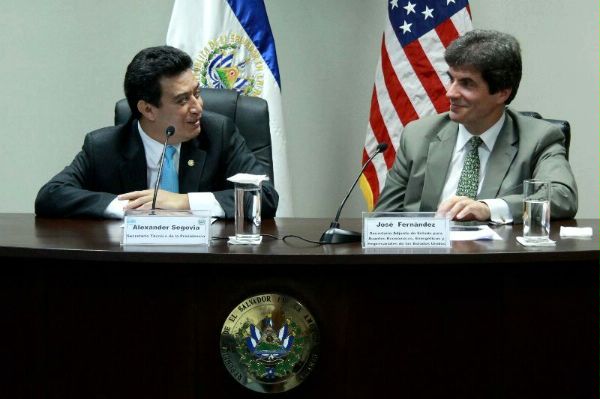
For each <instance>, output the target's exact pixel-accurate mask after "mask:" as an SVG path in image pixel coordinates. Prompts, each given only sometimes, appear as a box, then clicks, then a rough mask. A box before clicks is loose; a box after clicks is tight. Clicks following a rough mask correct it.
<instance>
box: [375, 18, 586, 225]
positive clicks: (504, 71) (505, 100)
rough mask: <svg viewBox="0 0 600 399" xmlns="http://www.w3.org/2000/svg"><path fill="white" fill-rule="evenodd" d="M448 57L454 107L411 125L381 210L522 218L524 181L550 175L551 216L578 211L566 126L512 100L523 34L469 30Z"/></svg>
mask: <svg viewBox="0 0 600 399" xmlns="http://www.w3.org/2000/svg"><path fill="white" fill-rule="evenodd" d="M445 59H446V62H447V63H448V65H449V71H448V74H449V77H450V85H449V86H448V88H447V92H446V96H447V97H448V99H449V100H450V112H447V113H444V114H441V115H435V116H431V117H427V118H423V119H420V120H418V121H415V122H413V123H410V124H408V125H407V126H406V129H405V130H404V131H403V132H402V136H401V138H400V144H399V146H398V150H397V157H396V161H395V162H394V165H393V167H392V169H390V171H389V173H388V175H387V178H386V182H385V186H384V188H383V191H382V193H381V196H380V198H379V201H378V203H377V206H376V208H375V210H376V211H405V212H411V211H412V212H415V211H426V212H434V211H438V212H439V213H442V214H447V215H448V216H449V217H450V218H451V219H455V220H479V221H489V220H491V221H494V222H497V223H511V222H517V223H520V222H521V221H522V211H523V205H522V201H523V185H522V184H523V180H524V179H532V178H533V179H541V180H548V181H550V182H551V185H552V189H551V190H552V195H551V199H550V202H551V217H552V218H570V217H573V216H575V213H576V212H577V186H576V184H575V178H574V176H573V173H572V171H571V167H570V166H569V162H568V161H567V158H566V150H565V146H564V136H563V134H562V132H561V131H560V129H558V128H557V127H555V126H553V125H552V124H550V123H548V122H545V121H541V120H537V119H533V118H530V117H525V116H522V115H520V114H519V113H517V112H514V111H513V110H511V109H510V108H507V107H506V105H507V104H509V103H510V102H511V101H512V99H513V98H514V97H515V95H516V94H517V89H518V87H519V82H520V80H521V54H520V47H519V44H518V42H517V41H516V39H515V38H514V37H512V36H510V35H507V34H504V33H501V32H495V31H485V30H474V31H470V32H468V33H466V34H465V35H464V36H462V37H460V38H458V39H456V40H455V41H454V42H453V43H452V44H451V45H450V46H449V47H448V48H447V49H446V54H445ZM467 165H468V166H467Z"/></svg>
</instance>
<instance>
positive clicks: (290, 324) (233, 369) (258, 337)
mask: <svg viewBox="0 0 600 399" xmlns="http://www.w3.org/2000/svg"><path fill="white" fill-rule="evenodd" d="M318 349H319V330H318V328H317V324H316V323H315V320H314V317H313V316H312V315H311V314H310V312H309V311H308V310H307V309H306V308H305V307H304V306H303V305H302V304H301V303H300V302H298V301H297V300H296V299H294V298H291V297H288V296H285V295H281V294H261V295H255V296H253V297H250V298H247V299H245V300H244V301H242V302H241V303H240V304H239V305H237V306H236V307H235V309H233V311H232V312H231V313H230V314H229V316H228V317H227V319H226V320H225V323H224V324H223V329H222V330H221V356H222V358H223V363H224V364H225V367H226V368H227V370H228V371H229V373H230V374H231V375H232V376H233V378H235V380H236V381H237V382H239V383H240V384H242V385H244V386H245V387H246V388H248V389H251V390H253V391H256V392H262V393H275V392H285V391H288V390H290V389H292V388H294V387H296V386H298V385H299V384H300V383H301V382H302V381H304V380H305V379H306V377H308V375H309V374H310V373H311V371H312V370H313V369H314V367H315V365H316V363H317V360H318V357H319V355H318Z"/></svg>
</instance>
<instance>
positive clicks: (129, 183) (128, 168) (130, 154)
mask: <svg viewBox="0 0 600 399" xmlns="http://www.w3.org/2000/svg"><path fill="white" fill-rule="evenodd" d="M129 129H130V133H129V134H128V135H127V138H126V139H125V145H124V148H123V151H122V156H123V160H122V162H121V165H120V167H119V173H120V177H121V186H122V188H123V189H122V192H123V193H128V192H130V191H138V190H145V189H147V188H148V181H147V179H148V176H147V167H146V153H145V151H144V145H143V144H142V139H141V138H140V134H139V132H138V128H137V120H136V119H133V120H132V122H131V126H130V128H129Z"/></svg>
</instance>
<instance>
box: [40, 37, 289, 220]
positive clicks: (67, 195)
mask: <svg viewBox="0 0 600 399" xmlns="http://www.w3.org/2000/svg"><path fill="white" fill-rule="evenodd" d="M191 68H192V60H191V58H190V57H189V56H188V55H187V54H186V53H184V52H183V51H181V50H178V49H176V48H174V47H170V46H159V47H151V48H147V49H144V50H142V51H140V52H139V53H138V54H137V55H136V56H135V57H134V58H133V60H132V61H131V63H130V64H129V66H128V67H127V72H126V74H125V82H124V88H125V96H126V97H127V102H128V104H129V107H130V108H131V110H132V114H133V115H132V118H130V120H129V121H128V122H127V123H125V124H124V125H119V126H114V127H107V128H103V129H99V130H96V131H94V132H91V133H89V134H87V135H86V137H85V141H84V144H83V148H82V150H81V152H79V154H77V156H76V157H75V159H74V160H73V162H72V163H71V164H70V165H69V166H67V167H66V168H65V169H64V170H63V171H62V172H60V173H59V174H57V175H56V176H54V177H53V178H52V179H51V180H50V181H49V182H48V183H46V184H45V185H44V186H43V187H42V188H41V189H40V191H39V193H38V196H37V198H36V201H35V211H36V214H37V215H39V216H50V217H98V218H100V217H109V218H110V217H112V218H120V217H122V216H123V213H124V211H126V210H128V209H149V208H150V207H151V205H152V198H153V190H152V189H151V188H152V187H154V183H155V182H156V179H157V177H158V164H159V160H160V156H161V153H162V147H163V143H164V140H165V138H166V136H165V131H166V129H167V127H169V126H173V127H175V134H174V135H173V136H171V137H170V138H169V140H168V144H169V145H170V146H172V147H173V148H172V153H173V162H174V165H177V167H176V168H175V169H176V170H174V171H173V173H177V176H176V177H175V178H174V180H175V183H174V184H175V186H173V187H175V189H172V190H173V191H177V192H171V191H167V190H165V189H161V190H159V191H158V195H157V200H156V207H157V208H163V209H208V210H210V211H211V214H212V215H213V216H214V217H225V218H232V217H233V215H234V192H233V183H231V182H228V181H227V180H226V179H227V178H228V177H230V176H233V175H235V174H237V173H249V174H259V175H263V174H267V171H266V170H265V168H264V167H263V166H262V165H261V164H260V163H259V162H258V161H257V160H256V158H255V157H254V155H253V154H252V152H251V151H250V150H249V149H248V148H247V146H246V144H245V141H244V139H243V138H242V136H241V135H240V133H239V132H238V130H237V127H236V126H235V124H234V123H233V121H231V120H230V119H229V118H227V117H224V116H222V115H219V114H215V113H211V112H203V108H202V107H203V102H202V98H201V96H200V86H199V84H198V81H197V80H196V78H195V77H194V74H193V73H192V69H191ZM163 177H164V174H163ZM177 186H178V188H177ZM278 199H279V197H278V195H277V192H276V191H275V188H274V187H273V185H272V183H271V182H269V181H266V182H263V185H262V204H261V213H262V216H263V217H265V218H266V217H274V216H275V212H276V210H277V203H278Z"/></svg>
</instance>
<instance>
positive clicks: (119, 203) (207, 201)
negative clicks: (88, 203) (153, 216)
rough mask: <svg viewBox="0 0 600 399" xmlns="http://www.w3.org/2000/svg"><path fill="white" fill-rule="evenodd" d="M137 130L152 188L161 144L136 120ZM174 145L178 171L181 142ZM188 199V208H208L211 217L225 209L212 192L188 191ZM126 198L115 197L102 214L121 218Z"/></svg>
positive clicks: (219, 214)
mask: <svg viewBox="0 0 600 399" xmlns="http://www.w3.org/2000/svg"><path fill="white" fill-rule="evenodd" d="M138 131H139V133H140V137H141V139H142V144H143V145H144V152H145V153H146V170H147V176H146V177H147V179H146V181H147V182H148V188H151V189H154V185H155V184H156V179H157V178H158V168H159V162H160V156H161V155H162V150H163V144H161V143H159V142H158V141H156V140H154V139H153V138H151V137H150V136H148V134H147V133H146V132H144V129H142V125H141V124H140V122H139V121H138ZM173 147H175V150H176V151H175V155H173V163H174V164H175V166H176V168H177V172H178V173H179V156H180V151H181V143H178V144H173ZM187 195H188V200H189V202H190V209H193V210H209V211H210V213H211V216H212V217H221V218H222V217H224V216H225V211H224V210H223V207H221V204H219V201H217V199H216V198H215V196H214V194H213V193H210V192H204V193H188V194H187ZM127 202H128V201H127V200H119V199H118V198H115V199H114V200H113V201H112V202H111V203H110V204H109V205H108V206H107V207H106V209H105V210H104V216H105V217H107V218H114V219H122V218H123V216H124V212H123V207H124V206H125V205H127Z"/></svg>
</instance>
